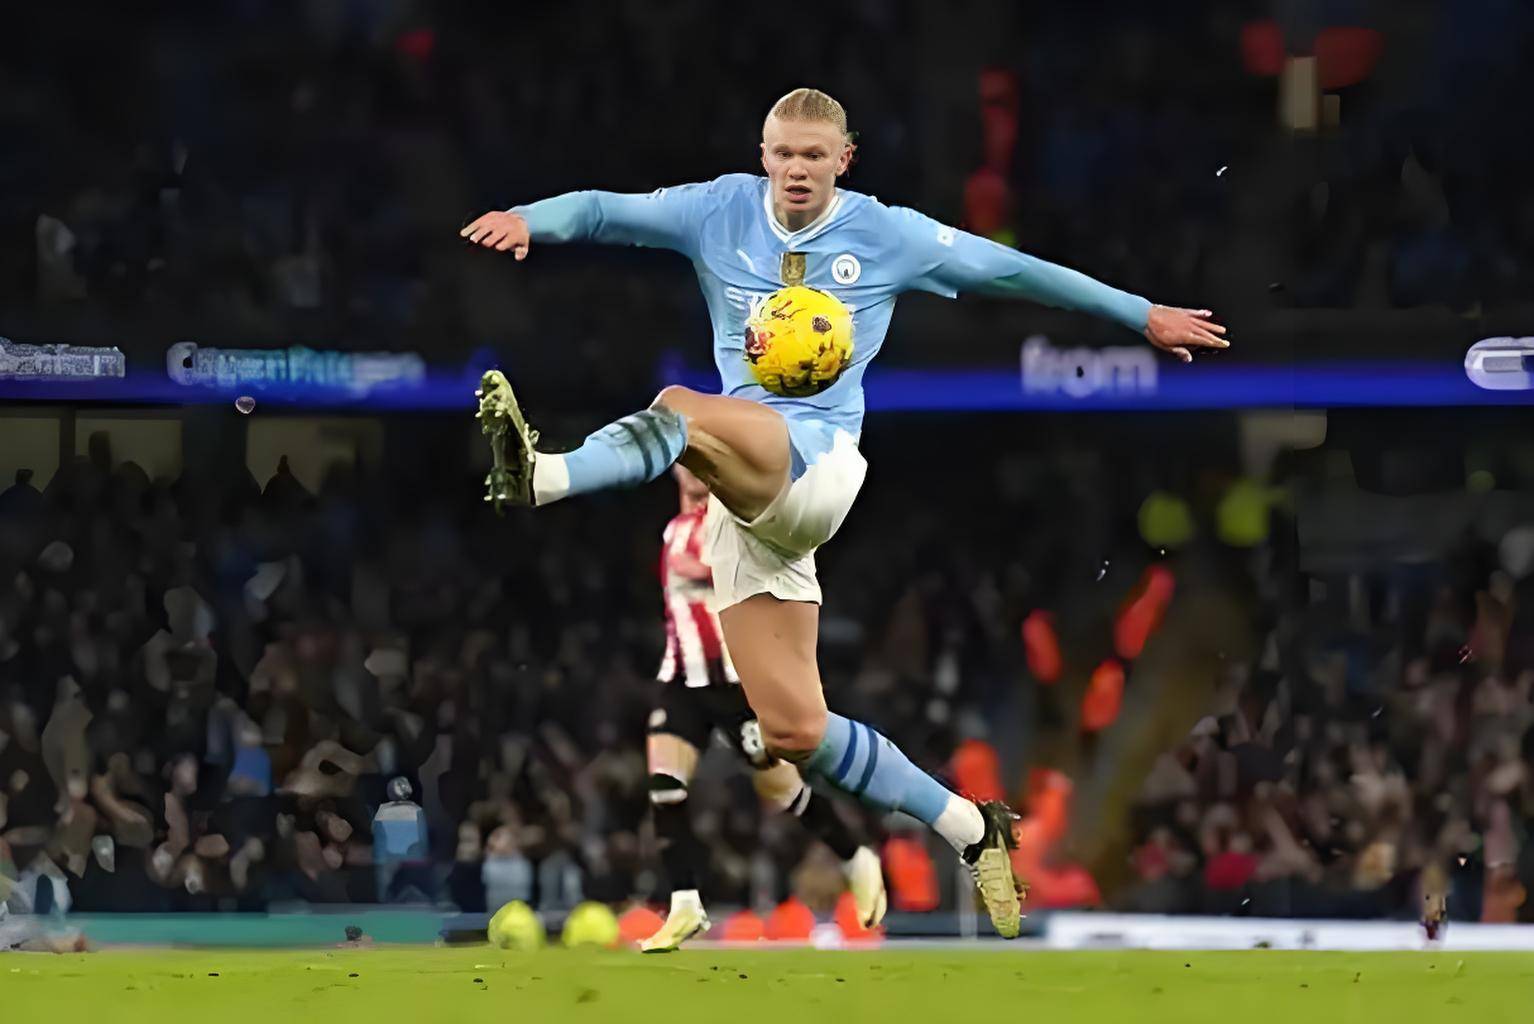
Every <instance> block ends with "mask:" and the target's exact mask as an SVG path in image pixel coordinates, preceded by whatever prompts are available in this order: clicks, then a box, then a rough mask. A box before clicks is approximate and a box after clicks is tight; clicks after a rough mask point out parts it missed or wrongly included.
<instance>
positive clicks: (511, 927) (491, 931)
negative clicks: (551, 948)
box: [486, 900, 546, 950]
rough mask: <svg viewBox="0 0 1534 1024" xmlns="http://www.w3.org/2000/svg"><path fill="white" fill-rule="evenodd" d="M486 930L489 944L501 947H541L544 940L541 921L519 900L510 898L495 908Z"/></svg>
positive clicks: (527, 948) (525, 948) (530, 908)
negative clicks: (501, 905)
mask: <svg viewBox="0 0 1534 1024" xmlns="http://www.w3.org/2000/svg"><path fill="white" fill-rule="evenodd" d="M486 931H487V932H488V935H489V939H490V944H491V945H492V946H499V947H500V948H501V949H520V950H533V949H542V948H543V944H544V941H545V940H546V935H545V933H544V930H543V922H542V921H541V920H539V919H538V915H537V914H536V913H534V911H533V908H532V907H529V906H528V905H527V904H526V903H523V902H522V901H521V900H512V901H511V902H510V903H508V904H506V905H505V906H504V907H502V908H501V909H500V910H497V911H496V912H495V916H494V917H492V918H491V919H490V927H489V928H488V929H486Z"/></svg>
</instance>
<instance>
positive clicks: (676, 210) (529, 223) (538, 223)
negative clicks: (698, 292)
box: [458, 184, 709, 260]
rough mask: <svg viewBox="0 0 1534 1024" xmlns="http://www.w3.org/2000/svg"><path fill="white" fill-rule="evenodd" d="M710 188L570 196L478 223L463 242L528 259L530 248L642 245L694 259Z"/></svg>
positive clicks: (492, 214)
mask: <svg viewBox="0 0 1534 1024" xmlns="http://www.w3.org/2000/svg"><path fill="white" fill-rule="evenodd" d="M708 188H709V186H708V185H707V184H702V185H681V186H678V187H676V188H662V189H657V190H656V191H654V192H650V193H646V194H644V195H629V194H623V193H619V192H597V191H584V192H567V193H565V194H564V195H562V196H554V197H553V198H552V199H540V200H539V201H538V202H536V203H528V204H527V205H525V206H514V207H512V208H511V209H509V210H495V211H492V212H490V213H487V214H485V215H484V216H482V217H479V218H477V219H476V220H474V221H473V222H471V223H470V224H469V225H468V226H467V227H465V228H464V229H463V230H462V231H460V232H459V233H458V234H459V237H461V238H465V239H468V241H470V242H472V243H474V244H476V245H481V246H484V247H485V248H486V249H494V250H496V251H497V252H508V251H510V252H511V253H512V254H513V255H514V256H515V257H516V258H517V259H519V260H521V259H525V258H526V257H527V251H528V248H529V247H530V245H531V243H532V242H534V241H537V242H555V243H558V242H601V243H605V244H608V245H643V246H648V247H651V248H656V249H673V250H675V251H677V252H680V253H683V254H685V255H692V252H693V243H694V239H695V238H696V237H697V211H698V203H699V199H700V197H701V196H702V195H703V194H704V193H705V192H706V191H707V189H708Z"/></svg>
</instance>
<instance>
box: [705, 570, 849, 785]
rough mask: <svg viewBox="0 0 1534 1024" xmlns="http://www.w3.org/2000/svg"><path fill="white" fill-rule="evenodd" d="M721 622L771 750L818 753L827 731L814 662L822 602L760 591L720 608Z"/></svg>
mask: <svg viewBox="0 0 1534 1024" xmlns="http://www.w3.org/2000/svg"><path fill="white" fill-rule="evenodd" d="M719 624H720V626H722V627H723V629H724V642H725V645H726V646H727V647H729V649H730V659H731V660H732V661H733V662H734V663H735V672H736V674H737V675H739V676H740V685H741V687H742V688H743V689H744V690H745V691H746V700H747V702H749V703H750V705H751V710H752V711H753V712H755V714H756V719H757V721H758V722H759V723H760V724H761V727H762V741H763V742H764V743H765V744H766V745H767V749H768V751H769V752H771V753H772V754H775V755H776V756H778V757H782V758H786V759H788V760H790V761H802V760H803V759H804V758H806V757H808V756H809V755H810V754H812V753H814V751H815V748H816V747H817V746H819V745H820V740H821V738H822V737H823V736H824V735H825V731H826V698H825V694H824V692H822V690H821V686H820V669H819V667H818V666H817V665H816V664H815V641H816V637H817V635H818V633H819V630H820V606H819V605H815V604H811V603H809V602H807V601H780V600H778V599H777V598H775V597H773V596H772V595H771V594H757V595H755V596H753V597H748V598H746V599H745V600H744V601H742V602H740V603H739V604H734V605H731V606H730V607H728V608H725V609H723V610H721V611H720V613H719Z"/></svg>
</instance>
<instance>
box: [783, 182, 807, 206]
mask: <svg viewBox="0 0 1534 1024" xmlns="http://www.w3.org/2000/svg"><path fill="white" fill-rule="evenodd" d="M783 192H784V194H785V195H787V196H788V200H789V202H793V203H803V202H808V201H809V198H810V195H811V192H810V188H809V186H808V185H789V186H788V187H787V188H785V189H784V190H783Z"/></svg>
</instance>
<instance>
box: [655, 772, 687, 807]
mask: <svg viewBox="0 0 1534 1024" xmlns="http://www.w3.org/2000/svg"><path fill="white" fill-rule="evenodd" d="M649 788H650V803H651V804H652V805H654V806H656V807H673V806H675V805H676V804H680V803H684V802H685V801H686V800H687V783H685V782H683V781H682V780H681V779H679V778H677V777H676V776H675V775H662V774H660V773H656V774H653V775H651V776H650V783H649Z"/></svg>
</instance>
